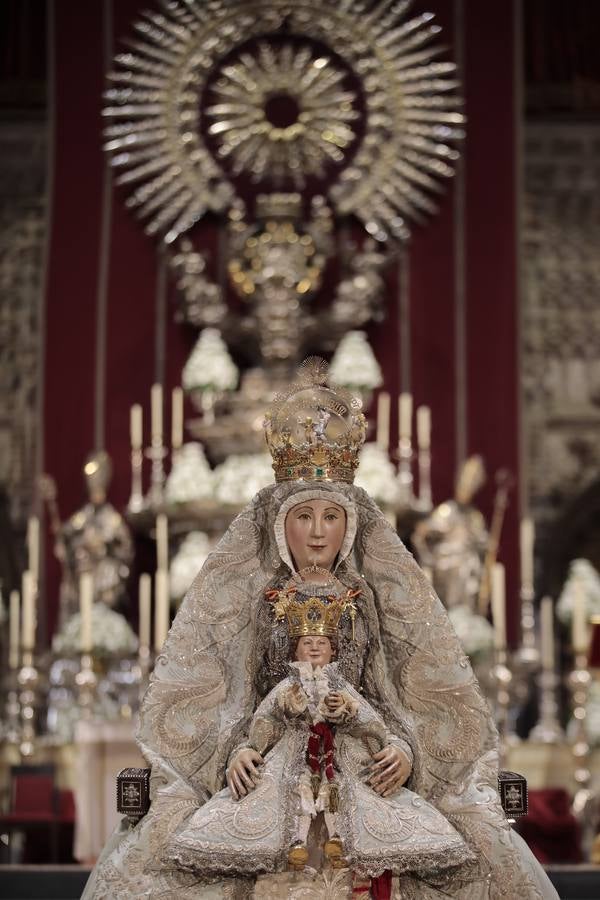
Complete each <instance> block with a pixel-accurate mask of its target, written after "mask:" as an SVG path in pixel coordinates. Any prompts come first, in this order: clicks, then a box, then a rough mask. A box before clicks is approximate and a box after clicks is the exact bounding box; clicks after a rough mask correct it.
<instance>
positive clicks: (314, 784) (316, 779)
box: [310, 772, 321, 800]
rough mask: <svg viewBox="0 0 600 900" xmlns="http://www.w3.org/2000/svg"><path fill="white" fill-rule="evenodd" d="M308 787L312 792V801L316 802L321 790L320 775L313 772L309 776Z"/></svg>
mask: <svg viewBox="0 0 600 900" xmlns="http://www.w3.org/2000/svg"><path fill="white" fill-rule="evenodd" d="M310 786H311V788H312V792H313V800H316V799H317V797H318V796H319V790H320V788H321V775H320V773H319V772H313V773H312V775H311V776H310Z"/></svg>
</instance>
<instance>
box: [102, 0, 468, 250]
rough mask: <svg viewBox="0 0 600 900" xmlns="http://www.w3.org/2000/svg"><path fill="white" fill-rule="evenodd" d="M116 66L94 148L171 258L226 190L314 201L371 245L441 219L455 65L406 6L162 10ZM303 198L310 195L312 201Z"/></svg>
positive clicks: (228, 199) (427, 24) (175, 0)
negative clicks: (242, 187)
mask: <svg viewBox="0 0 600 900" xmlns="http://www.w3.org/2000/svg"><path fill="white" fill-rule="evenodd" d="M159 6H160V11H159V12H144V13H143V14H142V16H141V18H140V19H139V21H137V22H135V24H134V29H135V32H136V36H135V37H134V38H132V39H130V40H129V41H127V44H128V46H129V50H128V52H125V53H120V54H118V55H117V56H116V57H115V69H114V71H113V72H111V73H110V74H109V76H108V77H109V79H110V82H111V87H110V88H109V89H108V90H107V91H106V94H105V97H106V100H107V103H108V105H107V106H106V108H105V109H104V116H105V118H106V119H107V120H108V122H109V124H108V125H107V127H106V129H105V136H106V143H105V150H106V151H108V152H109V154H110V155H111V163H112V165H113V166H114V167H115V168H116V169H118V170H120V172H121V174H120V175H119V178H118V182H119V183H121V184H126V185H132V186H133V191H132V193H131V195H130V196H129V198H128V201H127V202H128V205H129V206H131V207H133V208H134V209H136V210H137V211H138V214H139V215H140V217H141V218H143V219H144V220H146V231H147V232H148V233H149V234H158V235H161V237H162V239H163V240H164V241H165V243H167V244H171V243H172V242H173V241H175V240H176V239H177V238H178V237H179V235H181V234H183V233H184V232H185V231H187V230H188V229H189V228H191V227H192V226H193V225H194V223H195V222H197V221H198V220H199V219H200V218H202V217H203V216H204V215H205V214H206V213H207V212H208V211H211V210H212V211H215V212H224V211H225V210H227V209H228V208H229V207H230V206H231V203H232V202H233V200H234V198H235V197H236V193H237V189H238V186H239V185H238V183H237V181H236V179H238V178H241V177H243V176H248V180H252V181H254V182H255V183H256V185H257V189H260V190H261V191H262V192H264V191H265V190H266V191H268V190H272V189H274V188H277V187H279V186H281V184H283V186H284V187H285V185H286V179H289V182H290V184H292V185H294V186H295V187H302V188H304V187H305V186H306V185H308V186H309V188H310V189H312V192H313V193H315V192H317V191H318V192H320V193H325V194H326V195H327V197H328V199H329V202H330V203H331V205H332V206H333V207H334V208H335V210H336V211H337V213H338V214H340V215H348V214H354V215H355V216H357V217H358V218H359V219H360V220H361V221H362V222H363V224H364V226H365V228H366V229H367V230H368V231H369V233H370V234H372V235H373V236H375V237H376V238H377V239H378V240H385V239H386V238H388V237H393V238H399V239H402V240H404V239H407V238H408V237H409V234H410V231H409V226H410V222H411V220H420V219H421V218H422V217H423V214H424V213H425V214H426V213H433V212H434V211H435V210H436V206H435V203H434V201H433V199H432V194H435V193H436V192H438V191H440V190H441V179H443V178H445V177H448V176H450V175H452V174H453V166H452V163H453V161H454V160H455V159H456V158H457V155H458V154H457V152H456V150H455V149H453V146H452V145H453V143H454V142H455V141H456V140H460V139H461V138H462V137H463V136H464V131H463V125H464V117H463V115H462V113H461V112H460V107H461V99H460V97H458V96H457V94H456V89H457V87H458V81H457V80H456V78H455V69H456V67H455V65H454V64H453V63H451V62H439V61H436V60H437V57H438V56H439V55H440V53H441V52H442V50H443V48H442V47H441V46H440V45H437V44H436V43H435V39H436V38H437V36H438V34H439V32H440V28H439V27H438V26H437V25H435V24H433V22H432V19H433V15H432V14H431V13H422V14H419V15H413V16H412V17H411V15H410V8H411V6H412V0H365V2H356V0H293V2H290V0H159ZM310 189H309V190H308V192H309V193H310Z"/></svg>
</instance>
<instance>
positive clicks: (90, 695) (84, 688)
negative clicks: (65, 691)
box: [75, 653, 98, 719]
mask: <svg viewBox="0 0 600 900" xmlns="http://www.w3.org/2000/svg"><path fill="white" fill-rule="evenodd" d="M75 683H76V685H77V688H78V703H79V707H80V710H81V716H82V718H84V719H91V718H92V716H93V715H94V709H95V706H96V691H97V688H98V679H97V677H96V673H95V672H94V661H93V658H92V655H91V653H82V654H81V668H80V669H79V672H78V673H77V675H76V676H75Z"/></svg>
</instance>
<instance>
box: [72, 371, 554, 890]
mask: <svg viewBox="0 0 600 900" xmlns="http://www.w3.org/2000/svg"><path fill="white" fill-rule="evenodd" d="M311 405H312V412H311ZM319 408H322V409H326V410H327V411H328V412H329V413H330V414H331V415H330V419H329V421H328V423H327V425H326V428H325V429H324V433H323V435H322V436H321V439H320V440H319V441H315V440H312V439H310V436H307V435H306V433H305V431H304V429H303V427H302V426H303V423H305V422H306V419H307V415H310V416H311V418H312V420H313V422H317V421H318V415H317V413H318V410H319ZM365 430H366V429H365V421H364V417H363V416H362V414H361V413H360V412H359V411H358V408H357V404H356V402H354V401H353V400H352V398H351V397H348V396H346V395H345V394H344V392H343V391H340V390H339V389H335V390H334V389H333V388H331V387H329V386H328V384H327V383H326V380H325V378H324V377H323V369H322V367H317V368H315V365H314V364H312V363H311V364H309V365H308V366H306V367H305V368H303V369H301V370H300V372H299V375H298V379H297V381H296V382H295V383H294V384H293V385H291V386H290V388H289V389H288V390H287V391H286V392H284V393H283V394H282V395H280V396H279V397H278V398H276V400H275V402H274V405H273V408H272V410H271V412H270V416H269V418H268V427H267V429H266V434H267V442H268V444H269V448H270V450H271V453H272V457H273V469H274V473H275V484H273V485H270V486H268V487H266V488H263V489H262V490H261V491H260V492H259V493H258V494H257V495H256V497H255V498H254V499H253V501H252V502H251V503H250V504H249V506H248V507H247V508H246V509H245V510H244V511H243V512H242V513H241V514H240V515H239V516H238V517H237V519H236V520H235V521H234V522H233V523H232V525H231V526H230V528H229V529H228V531H227V533H226V534H225V536H224V537H223V539H222V540H221V542H220V543H219V545H218V546H217V547H216V549H215V550H214V551H213V552H212V553H211V554H210V556H209V557H208V559H207V560H206V562H205V563H204V565H203V567H202V569H201V570H200V573H199V574H198V576H197V578H196V580H195V582H194V584H193V585H192V587H191V588H190V590H189V592H188V594H187V596H186V598H185V599H184V601H183V603H182V605H181V607H180V609H179V612H178V614H177V616H176V618H175V620H174V623H173V626H172V628H171V631H170V633H169V636H168V638H167V640H166V642H165V645H164V647H163V650H162V652H161V654H160V655H159V657H158V659H157V661H156V665H155V669H154V673H153V676H152V680H151V683H150V686H149V689H148V691H147V694H146V697H145V699H144V703H143V707H142V710H141V714H140V722H139V730H138V742H139V745H140V747H141V750H142V752H143V754H144V756H145V758H146V760H147V762H148V764H149V765H150V766H151V769H152V775H151V798H152V802H151V806H150V810H149V812H148V813H147V814H146V816H144V818H143V819H141V821H140V822H139V823H138V824H137V825H136V826H135V827H134V828H130V827H129V826H128V824H127V823H126V822H125V821H124V823H123V825H122V826H121V827H120V828H119V829H118V830H117V831H116V832H115V833H114V834H113V835H112V836H111V838H110V839H109V841H108V843H107V845H106V847H105V849H104V851H103V853H102V855H101V857H100V859H99V861H98V863H97V865H96V868H95V869H94V872H93V873H92V875H91V877H90V879H89V881H88V884H87V886H86V889H85V892H84V894H83V897H84V900H92V898H93V900H101V898H110V900H134V898H135V900H138V898H141V897H147V898H172V900H175V898H177V900H180V898H198V900H224V898H230V900H231V898H235V900H250V898H254V900H286V898H287V900H325V898H328V900H351V898H353V897H354V898H355V897H357V896H362V897H365V898H368V897H371V898H377V900H390V898H400V897H402V898H425V900H442V898H448V897H456V898H461V900H496V898H501V897H504V898H516V897H519V898H524V900H529V898H531V900H533V898H536V900H539V898H542V900H546V898H547V900H551V898H556V897H557V894H556V892H555V890H554V888H553V887H552V885H551V882H550V881H549V879H548V877H547V876H546V874H545V872H544V870H543V869H542V867H541V866H540V865H539V864H538V863H537V861H536V860H535V858H534V857H533V856H532V854H531V853H530V851H529V849H528V848H527V846H526V845H525V844H524V843H523V841H522V840H521V839H520V838H519V837H518V835H516V834H515V833H514V832H513V831H512V830H511V828H510V826H509V824H508V822H507V820H506V818H505V816H504V813H503V810H502V807H501V804H500V800H499V797H498V790H497V787H498V785H497V775H498V746H497V732H496V729H495V726H494V723H493V721H492V718H491V715H490V711H489V708H488V706H487V703H486V702H485V700H484V699H483V697H482V695H481V692H480V690H479V687H478V684H477V681H476V679H475V676H474V675H473V672H472V670H471V667H470V664H469V661H468V659H467V658H466V657H465V655H464V653H463V651H462V649H461V647H460V645H459V642H458V639H457V637H456V635H455V633H454V631H453V629H452V627H451V625H450V623H449V621H448V618H447V615H446V612H445V610H444V608H443V606H442V604H441V603H440V601H439V600H438V598H437V597H436V595H435V593H434V591H433V589H432V587H431V585H430V583H429V581H428V579H427V578H426V577H425V576H424V575H423V573H422V572H421V570H420V569H419V567H418V566H417V565H416V563H415V562H414V560H413V558H412V556H411V555H410V554H409V553H408V551H407V550H406V549H405V547H404V546H403V544H402V542H401V541H400V539H399V538H398V536H397V534H396V533H395V531H393V530H392V528H391V527H390V525H389V523H388V522H387V521H386V519H385V516H384V514H383V513H382V512H381V510H380V509H379V508H378V507H377V506H376V504H375V503H374V502H373V501H372V500H371V498H370V497H369V496H368V494H366V492H365V491H363V490H362V489H360V488H357V487H355V486H354V485H353V478H354V473H355V471H356V468H357V466H358V458H359V452H360V446H361V444H362V441H364V437H365ZM285 435H287V436H288V437H286V438H285V439H283V437H282V436H285ZM302 638H304V639H305V640H304V641H302V640H301V639H302ZM309 639H310V640H309ZM333 654H335V659H334V658H333Z"/></svg>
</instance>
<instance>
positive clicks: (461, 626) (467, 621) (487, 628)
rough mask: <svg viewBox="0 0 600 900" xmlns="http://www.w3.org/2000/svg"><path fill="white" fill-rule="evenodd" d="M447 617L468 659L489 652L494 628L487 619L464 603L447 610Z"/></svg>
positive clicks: (480, 656)
mask: <svg viewBox="0 0 600 900" xmlns="http://www.w3.org/2000/svg"><path fill="white" fill-rule="evenodd" d="M448 618H449V619H450V622H451V623H452V627H453V628H454V630H455V631H456V634H457V636H458V639H459V641H460V643H461V646H462V648H463V650H464V651H465V653H466V654H467V656H468V657H469V658H470V659H472V660H473V661H477V660H479V659H481V658H482V657H483V656H486V655H487V654H488V653H490V652H491V650H492V647H493V646H494V629H493V628H492V626H491V625H490V623H489V622H488V620H487V619H484V617H483V616H479V615H477V613H474V612H472V611H471V610H470V609H469V607H468V606H466V604H463V605H461V606H455V607H454V608H453V609H451V610H449V612H448Z"/></svg>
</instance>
